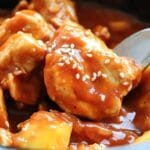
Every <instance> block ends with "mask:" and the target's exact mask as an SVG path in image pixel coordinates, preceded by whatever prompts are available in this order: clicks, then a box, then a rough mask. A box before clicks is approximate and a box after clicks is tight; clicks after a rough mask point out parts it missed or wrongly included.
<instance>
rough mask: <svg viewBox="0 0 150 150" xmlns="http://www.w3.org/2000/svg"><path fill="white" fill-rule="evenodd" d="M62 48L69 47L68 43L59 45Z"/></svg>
mask: <svg viewBox="0 0 150 150" xmlns="http://www.w3.org/2000/svg"><path fill="white" fill-rule="evenodd" d="M61 47H62V48H69V45H68V44H64V45H62V46H61Z"/></svg>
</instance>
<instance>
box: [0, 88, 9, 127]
mask: <svg viewBox="0 0 150 150" xmlns="http://www.w3.org/2000/svg"><path fill="white" fill-rule="evenodd" d="M0 127H1V128H9V122H8V115H7V110H6V106H5V101H4V96H3V90H2V88H1V87H0Z"/></svg>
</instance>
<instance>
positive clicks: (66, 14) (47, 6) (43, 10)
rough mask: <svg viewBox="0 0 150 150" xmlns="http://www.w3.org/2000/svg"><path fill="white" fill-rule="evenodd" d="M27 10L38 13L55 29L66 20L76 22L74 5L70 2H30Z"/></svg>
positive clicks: (45, 0)
mask: <svg viewBox="0 0 150 150" xmlns="http://www.w3.org/2000/svg"><path fill="white" fill-rule="evenodd" d="M29 9H34V10H36V11H37V12H39V13H40V14H41V15H42V16H43V17H44V18H45V19H46V21H47V22H49V23H50V24H52V25H54V26H55V27H56V28H57V27H59V26H61V25H62V23H63V22H64V21H67V20H71V21H75V22H77V16H76V12H75V8H74V3H73V2H72V1H71V0H59V1H58V0H38V1H37V0H32V1H31V5H30V6H29Z"/></svg>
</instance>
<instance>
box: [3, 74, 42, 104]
mask: <svg viewBox="0 0 150 150" xmlns="http://www.w3.org/2000/svg"><path fill="white" fill-rule="evenodd" d="M3 88H5V89H8V90H9V92H10V95H11V96H12V97H13V99H15V100H16V101H19V102H21V103H23V104H35V103H36V102H37V100H38V98H39V97H40V93H41V90H42V89H41V88H42V81H41V78H40V75H38V72H36V73H34V72H31V73H30V74H28V75H23V74H22V75H18V76H15V75H13V74H8V77H7V80H6V81H5V83H4V84H3Z"/></svg>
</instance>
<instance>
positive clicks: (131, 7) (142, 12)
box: [0, 0, 150, 21]
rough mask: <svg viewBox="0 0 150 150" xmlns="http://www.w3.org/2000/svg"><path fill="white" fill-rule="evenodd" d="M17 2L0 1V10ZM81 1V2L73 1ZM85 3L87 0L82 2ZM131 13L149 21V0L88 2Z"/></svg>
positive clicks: (11, 0)
mask: <svg viewBox="0 0 150 150" xmlns="http://www.w3.org/2000/svg"><path fill="white" fill-rule="evenodd" d="M18 1H19V0H0V8H5V9H6V8H7V9H12V8H13V7H14V6H15V5H16V4H17V3H18ZM74 1H81V0H74ZM82 1H87V0H82ZM88 1H97V2H98V3H101V4H104V5H107V6H108V7H113V8H117V9H121V10H124V11H127V12H129V13H132V14H134V15H136V16H137V17H139V18H140V19H141V20H144V21H150V0H88Z"/></svg>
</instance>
